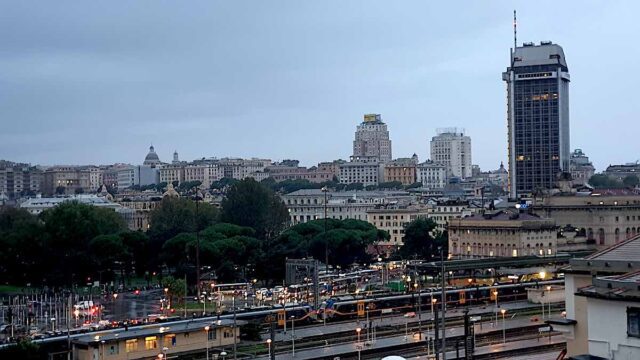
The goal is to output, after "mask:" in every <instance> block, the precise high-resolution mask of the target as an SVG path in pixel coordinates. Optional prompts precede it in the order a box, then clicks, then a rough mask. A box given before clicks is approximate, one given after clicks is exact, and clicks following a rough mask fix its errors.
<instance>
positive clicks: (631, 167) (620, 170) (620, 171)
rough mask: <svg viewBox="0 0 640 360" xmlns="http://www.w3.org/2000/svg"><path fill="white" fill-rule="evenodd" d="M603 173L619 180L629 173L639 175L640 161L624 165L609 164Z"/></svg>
mask: <svg viewBox="0 0 640 360" xmlns="http://www.w3.org/2000/svg"><path fill="white" fill-rule="evenodd" d="M603 173H604V174H605V175H608V176H611V177H613V178H615V179H618V180H620V181H622V179H624V178H625V177H627V176H630V175H634V176H638V177H640V163H637V162H636V163H631V164H625V165H609V166H607V169H606V170H605V171H603Z"/></svg>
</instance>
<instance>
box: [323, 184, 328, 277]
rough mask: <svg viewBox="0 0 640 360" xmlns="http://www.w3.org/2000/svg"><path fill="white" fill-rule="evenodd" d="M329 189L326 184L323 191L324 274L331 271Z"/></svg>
mask: <svg viewBox="0 0 640 360" xmlns="http://www.w3.org/2000/svg"><path fill="white" fill-rule="evenodd" d="M328 191H329V189H328V188H327V187H326V186H324V187H323V188H322V192H323V193H324V232H323V235H324V274H325V275H327V274H328V273H329V239H327V192H328Z"/></svg>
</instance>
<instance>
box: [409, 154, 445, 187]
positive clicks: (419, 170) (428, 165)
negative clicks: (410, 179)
mask: <svg viewBox="0 0 640 360" xmlns="http://www.w3.org/2000/svg"><path fill="white" fill-rule="evenodd" d="M416 180H417V181H418V182H420V183H422V186H423V187H425V188H427V189H430V190H433V189H442V188H444V187H445V185H447V167H446V165H443V164H439V163H436V162H433V161H431V160H427V161H425V162H423V163H420V164H418V165H416Z"/></svg>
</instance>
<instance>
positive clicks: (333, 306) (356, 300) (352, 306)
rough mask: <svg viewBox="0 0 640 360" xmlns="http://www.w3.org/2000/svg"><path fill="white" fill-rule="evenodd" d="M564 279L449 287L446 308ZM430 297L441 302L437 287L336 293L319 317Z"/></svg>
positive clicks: (408, 307)
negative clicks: (361, 294)
mask: <svg viewBox="0 0 640 360" xmlns="http://www.w3.org/2000/svg"><path fill="white" fill-rule="evenodd" d="M561 284H563V280H548V281H538V282H524V283H518V284H503V285H493V286H473V287H465V288H450V289H448V290H445V294H446V302H447V308H452V307H459V306H468V305H469V306H471V305H485V304H491V303H493V302H495V296H496V295H495V294H494V292H496V291H497V297H498V300H499V302H501V303H503V302H510V301H518V300H526V299H527V288H528V287H532V286H546V285H561ZM432 301H435V303H437V304H441V302H442V292H441V290H439V289H430V290H425V291H420V292H419V293H409V294H399V295H386V296H379V297H369V298H365V297H354V296H339V297H332V298H329V299H328V300H327V301H326V302H324V303H323V305H322V306H321V308H320V309H319V310H318V317H319V318H320V319H322V318H324V319H325V320H326V321H332V320H345V319H352V318H356V317H359V316H362V315H363V313H365V312H368V313H369V316H380V315H384V314H393V313H407V312H412V311H417V310H418V309H420V310H427V309H431V304H432Z"/></svg>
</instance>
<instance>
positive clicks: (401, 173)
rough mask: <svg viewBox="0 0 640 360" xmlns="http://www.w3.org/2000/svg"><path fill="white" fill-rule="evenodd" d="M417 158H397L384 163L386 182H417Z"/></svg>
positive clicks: (405, 183)
mask: <svg viewBox="0 0 640 360" xmlns="http://www.w3.org/2000/svg"><path fill="white" fill-rule="evenodd" d="M416 164H417V156H416V158H402V159H396V160H393V161H390V162H387V163H385V164H384V175H383V181H384V182H393V181H397V182H400V183H402V185H411V184H413V183H415V182H416V178H417V177H416Z"/></svg>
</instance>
